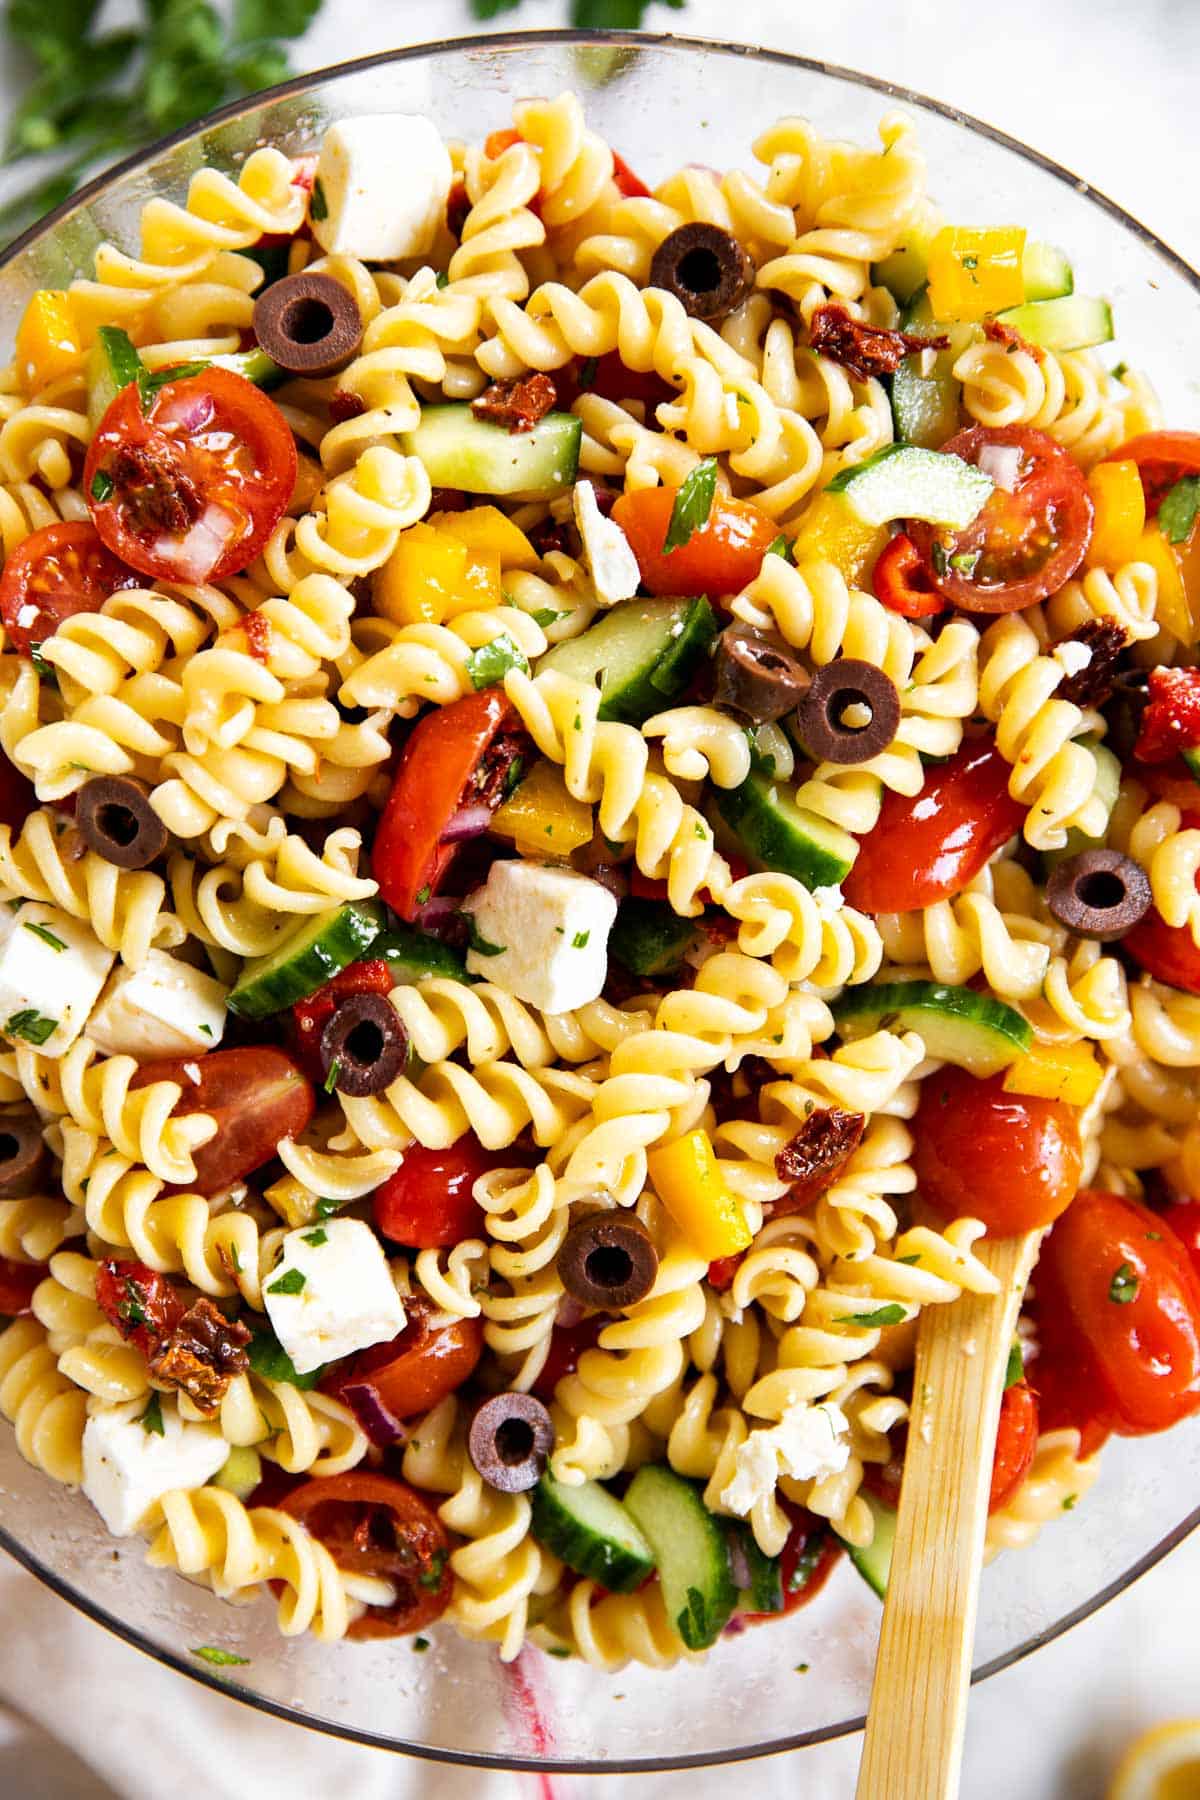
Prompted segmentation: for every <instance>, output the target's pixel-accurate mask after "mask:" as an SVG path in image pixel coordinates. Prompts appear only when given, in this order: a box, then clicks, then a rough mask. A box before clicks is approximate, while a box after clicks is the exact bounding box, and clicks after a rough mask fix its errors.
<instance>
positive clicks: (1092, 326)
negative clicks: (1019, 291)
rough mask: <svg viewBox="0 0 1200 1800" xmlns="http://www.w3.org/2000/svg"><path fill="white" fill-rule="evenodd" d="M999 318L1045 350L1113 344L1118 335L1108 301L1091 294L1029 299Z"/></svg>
mask: <svg viewBox="0 0 1200 1800" xmlns="http://www.w3.org/2000/svg"><path fill="white" fill-rule="evenodd" d="M996 317H997V318H998V319H999V320H1000V323H1001V324H1002V325H1011V326H1012V327H1013V330H1014V331H1019V332H1020V334H1021V336H1022V337H1023V338H1025V339H1026V340H1027V341H1028V342H1029V343H1031V344H1036V345H1037V346H1038V347H1039V349H1042V350H1059V351H1062V350H1086V349H1088V348H1089V346H1090V345H1092V344H1108V343H1111V342H1112V340H1113V338H1114V337H1115V336H1116V333H1115V332H1114V330H1113V319H1112V307H1111V306H1110V305H1109V303H1108V301H1107V300H1097V299H1094V298H1092V297H1090V296H1089V295H1087V294H1068V295H1064V297H1063V298H1062V299H1061V300H1027V301H1026V303H1025V305H1024V306H1010V307H1009V308H1008V311H1007V312H1002V313H997V315H996Z"/></svg>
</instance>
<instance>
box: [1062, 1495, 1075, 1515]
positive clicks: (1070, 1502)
mask: <svg viewBox="0 0 1200 1800" xmlns="http://www.w3.org/2000/svg"><path fill="white" fill-rule="evenodd" d="M1078 1501H1079V1495H1078V1494H1068V1495H1067V1497H1066V1499H1065V1500H1064V1501H1063V1503H1062V1509H1063V1511H1064V1512H1074V1511H1075V1507H1076V1505H1077V1504H1078Z"/></svg>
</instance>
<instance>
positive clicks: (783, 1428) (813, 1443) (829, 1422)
mask: <svg viewBox="0 0 1200 1800" xmlns="http://www.w3.org/2000/svg"><path fill="white" fill-rule="evenodd" d="M849 1431H850V1423H849V1420H848V1419H847V1418H846V1415H845V1413H844V1412H843V1411H842V1409H841V1407H840V1406H833V1405H825V1406H810V1405H808V1403H807V1402H805V1401H802V1402H801V1403H800V1404H799V1405H797V1406H792V1407H789V1408H788V1410H787V1412H785V1413H784V1415H783V1417H782V1419H780V1421H779V1423H778V1424H777V1425H769V1426H765V1427H762V1428H761V1429H759V1430H758V1431H752V1432H751V1433H750V1435H749V1437H748V1438H747V1439H746V1441H745V1443H744V1444H739V1445H738V1448H737V1450H736V1452H735V1457H734V1474H733V1479H732V1480H731V1481H730V1482H729V1484H728V1486H727V1487H726V1488H724V1489H723V1491H722V1493H721V1504H722V1505H723V1506H727V1507H728V1508H729V1510H730V1512H733V1513H737V1514H738V1516H739V1517H740V1518H743V1519H745V1518H748V1517H749V1516H750V1514H751V1513H752V1512H753V1510H754V1508H755V1507H756V1506H757V1505H758V1503H759V1501H760V1500H767V1499H769V1498H770V1496H771V1495H772V1494H773V1493H774V1492H775V1487H776V1484H777V1483H778V1481H779V1478H780V1476H781V1475H787V1476H790V1477H791V1478H792V1479H793V1480H794V1481H820V1480H821V1479H822V1478H823V1477H824V1476H826V1475H840V1474H841V1472H842V1470H843V1469H844V1468H845V1467H846V1464H847V1462H848V1461H849V1460H850V1443H849Z"/></svg>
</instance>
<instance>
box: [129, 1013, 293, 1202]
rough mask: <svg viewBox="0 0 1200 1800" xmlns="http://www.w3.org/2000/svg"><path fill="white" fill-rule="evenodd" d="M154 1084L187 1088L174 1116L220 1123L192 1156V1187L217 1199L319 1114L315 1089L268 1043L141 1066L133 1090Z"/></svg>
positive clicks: (267, 1160)
mask: <svg viewBox="0 0 1200 1800" xmlns="http://www.w3.org/2000/svg"><path fill="white" fill-rule="evenodd" d="M153 1081H175V1082H178V1083H179V1086H180V1087H181V1088H182V1089H183V1093H182V1095H181V1096H180V1098H179V1099H178V1100H177V1101H176V1103H175V1107H174V1109H173V1113H172V1117H174V1118H185V1117H186V1116H187V1115H188V1114H189V1113H197V1112H206V1113H211V1114H212V1116H213V1117H214V1118H215V1119H216V1121H217V1133H216V1136H215V1137H212V1138H210V1139H209V1141H208V1143H207V1144H201V1146H200V1148H199V1149H198V1150H196V1151H194V1152H193V1161H194V1162H195V1164H196V1179H195V1180H194V1181H191V1182H189V1183H188V1184H187V1185H188V1189H189V1190H190V1191H194V1192H196V1193H198V1194H219V1193H220V1192H221V1191H222V1189H223V1188H227V1187H230V1186H231V1185H232V1184H233V1182H235V1181H242V1180H244V1179H245V1177H246V1176H247V1175H250V1174H252V1173H253V1172H254V1170H255V1169H260V1168H261V1167H262V1165H263V1163H265V1162H270V1160H271V1158H272V1157H273V1156H274V1155H275V1153H276V1151H277V1150H278V1148H279V1145H280V1144H281V1143H282V1141H283V1139H284V1138H292V1137H298V1136H299V1134H300V1133H301V1132H302V1131H303V1130H304V1128H305V1126H306V1125H307V1124H308V1122H309V1120H310V1119H311V1118H312V1116H313V1112H314V1110H315V1108H316V1095H315V1094H314V1093H313V1088H312V1083H311V1082H310V1081H308V1080H307V1079H306V1078H305V1076H304V1075H303V1074H302V1073H301V1071H300V1069H299V1068H298V1067H297V1065H296V1063H295V1062H294V1061H293V1060H292V1058H291V1057H290V1056H288V1055H287V1054H286V1053H285V1052H284V1051H282V1050H276V1049H274V1048H272V1046H270V1045H268V1044H256V1045H254V1047H253V1048H250V1047H247V1048H245V1049H242V1050H210V1051H209V1052H208V1054H207V1056H176V1057H167V1058H164V1059H163V1060H162V1061H161V1062H152V1063H143V1065H142V1067H141V1068H140V1069H139V1070H138V1072H137V1074H136V1075H135V1076H134V1078H133V1080H132V1081H131V1082H130V1084H129V1085H130V1087H131V1088H143V1087H148V1086H149V1085H150V1083H151V1082H153ZM175 1191H178V1190H175Z"/></svg>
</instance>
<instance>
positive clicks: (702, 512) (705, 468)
mask: <svg viewBox="0 0 1200 1800" xmlns="http://www.w3.org/2000/svg"><path fill="white" fill-rule="evenodd" d="M716 492H717V459H716V457H715V456H706V457H705V459H704V461H703V462H702V463H697V465H696V467H695V468H694V469H693V470H692V472H691V474H690V475H689V476H688V478H687V480H686V481H685V482H684V484H683V486H682V487H681V488H680V490H679V492H678V493H677V494H676V496H675V504H674V506H673V507H672V508H671V520H670V523H669V524H668V526H667V535H666V537H665V538H664V539H663V551H664V554H667V555H669V554H670V552H671V551H672V550H678V549H680V548H681V546H682V545H684V544H686V543H687V542H688V540H689V538H690V537H691V535H692V533H693V532H694V531H699V529H700V527H701V526H702V525H707V523H708V515H709V513H710V512H711V511H712V503H713V499H714V497H715V495H716Z"/></svg>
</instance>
